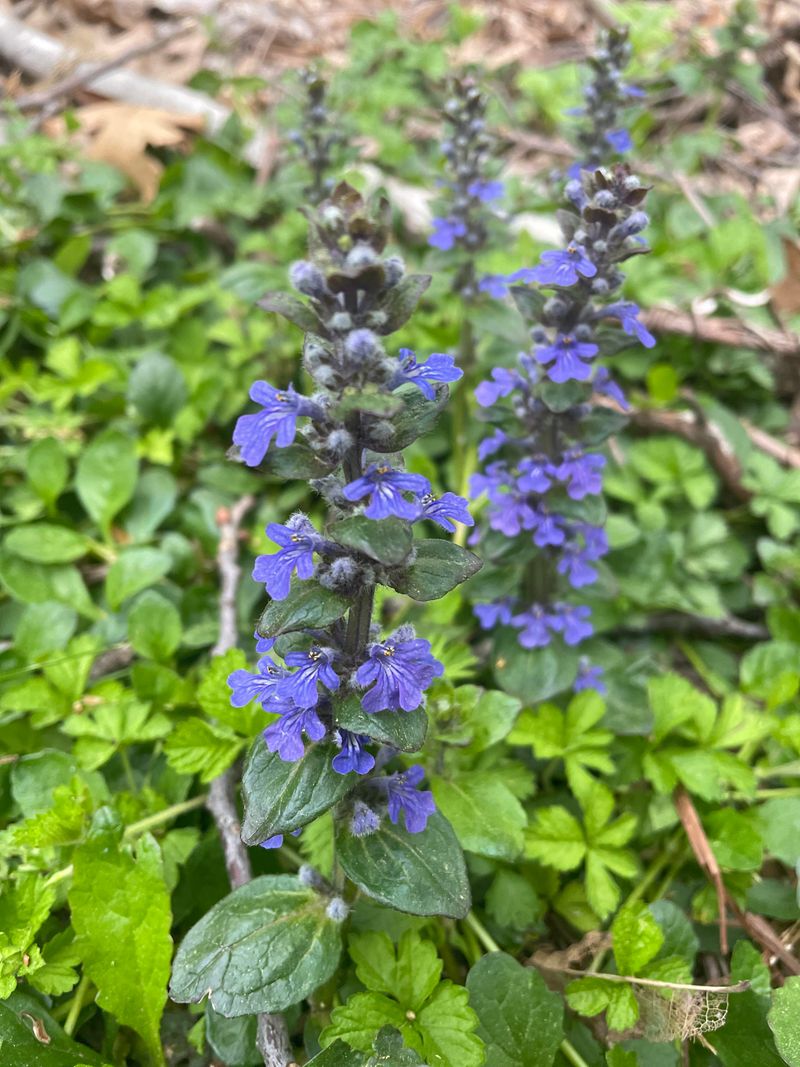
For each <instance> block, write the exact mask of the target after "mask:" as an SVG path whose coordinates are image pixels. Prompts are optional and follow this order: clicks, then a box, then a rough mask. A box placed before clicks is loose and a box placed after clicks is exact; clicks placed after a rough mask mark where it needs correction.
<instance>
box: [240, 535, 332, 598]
mask: <svg viewBox="0 0 800 1067" xmlns="http://www.w3.org/2000/svg"><path fill="white" fill-rule="evenodd" d="M290 521H292V520H290ZM267 537H269V539H270V540H271V541H274V542H275V544H276V545H280V546H281V547H280V550H279V551H278V552H275V553H273V555H271V556H257V557H256V562H255V565H254V566H253V578H255V580H256V581H257V582H263V583H264V584H265V586H266V588H267V592H268V593H269V595H270V596H271V597H272V599H273V600H285V599H286V597H287V596H288V595H289V589H290V587H291V581H292V574H293V573H294V572H295V571H297V577H298V578H303V579H306V578H310V577H311V575H312V574H313V573H314V548H315V545H317V544H318V543H319V540H320V538H319V534H318V533H317V531H316V530H315V529H314V527H313V526H312V525H311V523H310V522H309V521H308V519H306V518H305V516H302V517H299V518H298V519H297V520H294V521H292V525H287V526H281V525H280V524H279V523H277V522H271V523H270V524H269V526H268V527H267Z"/></svg>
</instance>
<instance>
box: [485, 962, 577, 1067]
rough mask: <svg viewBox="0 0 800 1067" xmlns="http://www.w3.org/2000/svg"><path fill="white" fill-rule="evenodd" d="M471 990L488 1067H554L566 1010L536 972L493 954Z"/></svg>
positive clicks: (559, 999)
mask: <svg viewBox="0 0 800 1067" xmlns="http://www.w3.org/2000/svg"><path fill="white" fill-rule="evenodd" d="M467 989H468V990H469V1001H470V1004H471V1005H472V1007H473V1008H474V1010H475V1011H476V1012H477V1015H478V1020H479V1026H478V1031H477V1033H478V1036H479V1037H480V1038H481V1039H482V1040H483V1042H484V1044H485V1045H486V1063H485V1067H551V1064H552V1063H553V1060H554V1059H555V1055H556V1052H557V1051H558V1047H559V1045H560V1044H561V1041H562V1040H563V1037H564V1029H563V1015H564V1009H563V1006H562V1002H561V998H560V997H559V996H558V994H557V993H552V992H551V991H550V990H549V989H548V988H547V986H546V985H545V983H544V979H543V978H542V976H541V975H540V974H539V972H538V971H537V970H534V968H533V967H523V966H522V965H521V964H519V963H517V961H516V960H515V959H514V958H513V957H511V956H507V955H506V954H505V953H504V952H492V953H490V954H489V955H488V956H484V957H483V958H482V959H480V960H478V962H477V963H476V964H475V966H474V967H473V968H472V969H471V970H470V972H469V975H468V976H467Z"/></svg>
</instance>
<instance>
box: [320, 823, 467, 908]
mask: <svg viewBox="0 0 800 1067" xmlns="http://www.w3.org/2000/svg"><path fill="white" fill-rule="evenodd" d="M336 855H337V858H338V860H339V862H340V863H341V865H342V869H343V870H344V872H345V874H346V875H347V876H348V878H350V879H351V880H352V881H353V882H355V883H356V885H357V886H358V887H359V889H361V890H363V891H364V892H365V893H366V894H367V895H368V896H371V897H374V898H375V900H379V901H380V902H381V903H382V904H388V905H389V907H392V908H397V909H398V910H399V911H408V912H411V914H412V915H449V916H450V917H451V918H454V919H463V918H464V916H465V915H466V914H467V912H468V911H469V909H470V903H471V901H470V892H469V882H468V880H467V872H466V868H465V866H464V856H463V854H462V852H461V848H460V846H459V844H458V841H457V839H456V836H455V834H454V833H453V829H452V827H451V826H450V824H449V823H448V822H447V820H446V819H445V818H444V817H443V816H442V815H440V814H439V812H436V813H435V814H434V815H432V816H431V817H430V818H429V819H428V825H427V827H426V828H425V829H424V830H423V831H422V833H418V834H410V833H409V832H408V831H407V830H405V829H403V828H402V827H400V826H394V825H392V824H391V823H389V822H387V821H386V820H384V822H383V823H382V825H381V827H380V828H379V829H378V830H376V831H375V833H372V834H369V835H368V836H366V837H353V835H352V834H350V833H349V831H348V830H347V829H346V827H344V826H343V825H340V826H338V827H337V832H336Z"/></svg>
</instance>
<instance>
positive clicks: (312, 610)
mask: <svg viewBox="0 0 800 1067" xmlns="http://www.w3.org/2000/svg"><path fill="white" fill-rule="evenodd" d="M349 606H350V605H349V602H348V601H347V600H345V598H344V597H343V596H339V594H338V593H334V592H332V591H331V590H330V589H324V588H323V587H322V586H321V585H320V584H319V582H316V581H314V579H313V578H310V579H308V581H301V580H297V579H295V580H294V581H293V582H292V587H291V590H290V592H289V595H288V596H287V597H286V599H285V600H272V601H270V603H269V604H268V606H267V608H266V610H265V611H264V613H263V615H262V616H261V618H260V619H259V622H258V632H259V633H260V634H261V636H262V637H277V636H278V634H287V633H292V632H293V631H295V630H305V629H307V628H309V627H311V628H320V627H323V626H327V625H328V623H331V622H335V621H336V619H340V618H341V617H342V615H344V613H345V612H346V611H347V609H348V607H349Z"/></svg>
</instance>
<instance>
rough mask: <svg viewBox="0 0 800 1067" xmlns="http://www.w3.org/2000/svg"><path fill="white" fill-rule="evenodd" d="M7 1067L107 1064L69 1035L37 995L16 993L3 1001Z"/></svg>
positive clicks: (0, 1012)
mask: <svg viewBox="0 0 800 1067" xmlns="http://www.w3.org/2000/svg"><path fill="white" fill-rule="evenodd" d="M0 1050H2V1053H3V1067H84V1065H88V1067H105V1061H104V1060H103V1058H102V1057H101V1056H99V1055H98V1054H97V1053H96V1052H95V1051H94V1050H93V1049H90V1048H87V1047H86V1045H79V1044H78V1043H77V1042H76V1041H73V1040H72V1038H71V1037H68V1036H67V1035H66V1034H65V1033H64V1031H63V1030H62V1029H61V1027H60V1026H59V1025H58V1023H57V1022H56V1021H55V1019H54V1018H53V1017H52V1016H51V1015H50V1014H49V1012H48V1011H47V1009H46V1008H45V1007H44V1005H43V1004H42V1003H41V1001H40V1000H38V999H37V998H36V997H33V996H29V995H26V994H24V993H21V992H17V993H14V994H13V995H12V996H11V997H10V998H9V999H8V1000H6V1001H5V1002H3V1003H0Z"/></svg>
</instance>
